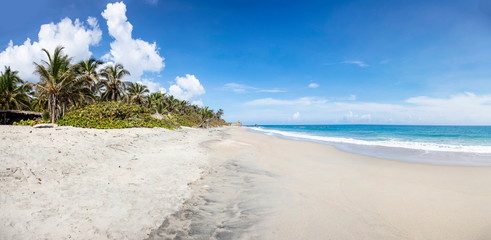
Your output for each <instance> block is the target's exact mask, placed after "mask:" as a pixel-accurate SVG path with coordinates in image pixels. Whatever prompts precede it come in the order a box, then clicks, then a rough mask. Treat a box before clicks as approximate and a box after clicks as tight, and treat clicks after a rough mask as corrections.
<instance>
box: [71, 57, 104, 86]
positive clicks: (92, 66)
mask: <svg viewBox="0 0 491 240" xmlns="http://www.w3.org/2000/svg"><path fill="white" fill-rule="evenodd" d="M103 63H104V62H102V61H100V60H96V59H94V58H89V59H87V60H85V61H80V62H79V63H78V64H77V65H78V68H77V74H78V77H79V78H83V79H84V80H85V81H84V82H86V83H87V84H88V85H89V87H90V88H91V89H92V91H93V92H94V93H95V92H96V90H97V89H96V86H97V84H98V83H99V76H100V74H99V73H98V72H97V69H98V68H99V67H100V66H101V65H102V64H103Z"/></svg>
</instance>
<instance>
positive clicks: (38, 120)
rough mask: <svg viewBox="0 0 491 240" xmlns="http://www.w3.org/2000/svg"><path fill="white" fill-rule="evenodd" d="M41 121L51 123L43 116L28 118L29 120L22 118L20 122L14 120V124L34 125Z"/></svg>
mask: <svg viewBox="0 0 491 240" xmlns="http://www.w3.org/2000/svg"><path fill="white" fill-rule="evenodd" d="M41 123H49V121H46V120H43V119H41V118H38V119H28V120H20V121H18V122H14V125H24V126H34V125H36V124H41Z"/></svg>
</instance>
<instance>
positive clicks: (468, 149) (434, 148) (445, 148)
mask: <svg viewBox="0 0 491 240" xmlns="http://www.w3.org/2000/svg"><path fill="white" fill-rule="evenodd" d="M250 129H251V130H253V131H256V132H261V133H264V134H268V135H273V136H278V137H285V138H290V139H295V140H304V141H312V142H319V143H332V144H335V143H338V144H339V143H340V144H356V145H363V146H374V147H388V148H405V149H413V150H422V151H431V152H454V153H475V154H491V146H479V145H472V146H468V145H451V144H439V143H429V142H416V141H396V140H382V141H368V140H360V139H354V138H342V137H326V136H318V135H312V134H307V133H303V132H294V131H280V130H274V129H265V128H262V127H251V128H250Z"/></svg>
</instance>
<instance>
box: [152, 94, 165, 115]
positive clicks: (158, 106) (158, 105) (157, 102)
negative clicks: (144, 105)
mask: <svg viewBox="0 0 491 240" xmlns="http://www.w3.org/2000/svg"><path fill="white" fill-rule="evenodd" d="M163 101H164V94H163V93H161V92H154V93H151V94H150V96H148V106H149V107H150V108H153V109H154V110H155V111H156V112H157V113H163V112H164V103H163Z"/></svg>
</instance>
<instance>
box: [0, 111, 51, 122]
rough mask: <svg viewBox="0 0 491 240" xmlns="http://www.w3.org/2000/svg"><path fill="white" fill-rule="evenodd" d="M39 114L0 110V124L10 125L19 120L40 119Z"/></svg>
mask: <svg viewBox="0 0 491 240" xmlns="http://www.w3.org/2000/svg"><path fill="white" fill-rule="evenodd" d="M40 117H41V113H40V112H31V111H20V110H0V124H3V125H11V124H13V123H14V122H17V121H20V120H28V119H36V118H40Z"/></svg>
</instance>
